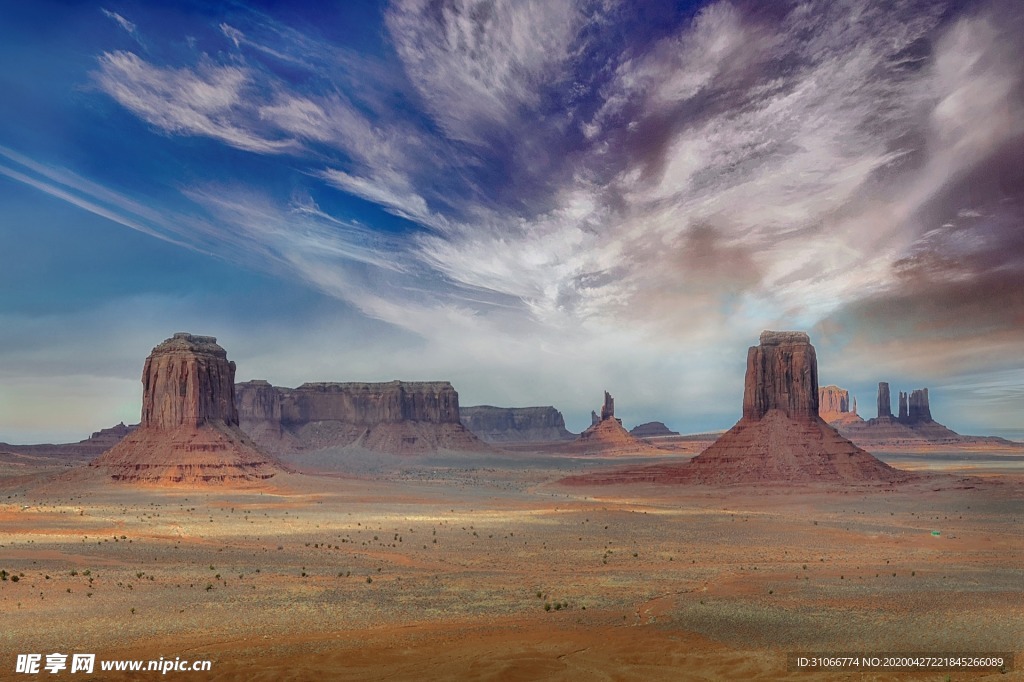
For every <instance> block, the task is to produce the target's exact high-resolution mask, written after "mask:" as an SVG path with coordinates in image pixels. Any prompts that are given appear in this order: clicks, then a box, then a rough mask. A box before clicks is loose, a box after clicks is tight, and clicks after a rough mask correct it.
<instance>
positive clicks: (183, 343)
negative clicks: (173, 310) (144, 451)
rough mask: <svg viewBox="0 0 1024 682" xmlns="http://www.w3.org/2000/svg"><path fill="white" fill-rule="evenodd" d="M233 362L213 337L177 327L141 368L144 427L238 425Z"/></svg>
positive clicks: (171, 427)
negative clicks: (179, 330) (173, 333)
mask: <svg viewBox="0 0 1024 682" xmlns="http://www.w3.org/2000/svg"><path fill="white" fill-rule="evenodd" d="M234 398H235V363H233V362H229V361H228V359H227V352H226V351H225V350H224V349H223V348H221V347H220V346H218V345H217V339H216V338H214V337H212V336H196V335H193V334H188V333H185V332H179V333H177V334H175V335H174V336H173V337H171V338H169V339H167V340H166V341H164V342H163V343H161V344H159V345H158V346H156V347H155V348H154V349H153V352H152V353H150V354H149V357H147V358H146V364H145V366H144V367H143V370H142V426H143V427H152V428H159V429H173V428H176V427H179V426H191V427H198V426H201V425H202V424H205V423H207V422H210V421H223V422H225V423H227V424H238V411H237V410H236V409H235V399H234Z"/></svg>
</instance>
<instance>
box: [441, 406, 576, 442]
mask: <svg viewBox="0 0 1024 682" xmlns="http://www.w3.org/2000/svg"><path fill="white" fill-rule="evenodd" d="M459 420H460V421H461V422H462V425H463V426H465V427H466V428H467V429H469V430H470V431H472V432H473V433H474V434H476V436H477V437H478V438H480V439H482V440H484V441H485V442H487V443H497V444H501V443H541V442H552V441H563V440H572V439H573V438H575V437H576V436H575V434H573V433H570V432H569V431H568V430H567V429H566V428H565V418H564V417H563V416H562V413H561V412H559V411H558V410H556V409H555V408H554V407H551V406H544V407H494V406H492V405H475V406H471V407H460V408H459Z"/></svg>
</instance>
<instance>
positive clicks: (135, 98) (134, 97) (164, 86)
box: [95, 52, 294, 153]
mask: <svg viewBox="0 0 1024 682" xmlns="http://www.w3.org/2000/svg"><path fill="white" fill-rule="evenodd" d="M99 63H100V70H99V71H98V72H96V73H95V78H96V82H97V84H98V85H99V86H100V88H102V89H103V91H104V92H106V93H107V94H108V95H110V96H111V97H113V98H114V99H115V100H117V101H118V102H119V103H120V104H121V105H122V106H124V107H125V108H126V109H128V110H130V111H131V112H132V113H134V114H135V115H137V116H139V117H140V118H142V119H143V120H145V121H146V122H147V123H149V124H151V125H153V126H155V127H157V128H159V129H160V130H162V131H163V132H165V133H171V134H184V135H202V136H206V137H211V138H214V139H216V140H219V141H221V142H224V143H226V144H228V145H230V146H232V147H237V148H238V149H244V150H246V151H252V152H265V153H266V152H270V153H280V152H283V151H286V150H288V149H289V148H292V147H293V146H294V141H293V140H289V139H280V138H278V139H274V138H272V137H269V136H264V135H261V134H259V133H257V132H255V131H254V130H253V126H252V125H251V124H250V123H249V119H250V118H251V117H252V116H253V114H254V113H255V112H253V110H252V107H251V105H250V104H249V101H250V99H251V97H252V94H253V93H252V91H253V88H254V84H253V80H252V76H251V74H250V73H249V72H248V71H247V70H246V69H244V68H242V67H238V66H220V65H216V64H213V63H210V62H204V63H202V64H200V65H199V67H198V68H197V69H195V70H193V69H189V68H181V69H174V68H162V67H157V66H153V65H152V64H150V63H148V62H146V61H145V60H143V59H141V58H140V57H138V56H137V55H135V54H132V53H131V52H108V53H105V54H103V55H102V56H101V57H100V59H99Z"/></svg>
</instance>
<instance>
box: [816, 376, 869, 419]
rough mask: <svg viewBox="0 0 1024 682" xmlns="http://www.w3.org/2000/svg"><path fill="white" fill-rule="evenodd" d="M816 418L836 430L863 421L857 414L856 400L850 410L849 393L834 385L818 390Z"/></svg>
mask: <svg viewBox="0 0 1024 682" xmlns="http://www.w3.org/2000/svg"><path fill="white" fill-rule="evenodd" d="M818 416H819V417H821V418H822V419H824V420H825V422H826V423H828V424H831V425H832V426H835V427H836V428H840V427H841V425H845V424H853V423H857V422H860V421H863V420H862V419H861V418H860V415H858V414H857V399H856V398H854V399H853V407H852V409H851V407H850V392H849V391H847V390H846V389H845V388H840V387H838V386H835V385H829V386H822V387H821V388H819V389H818Z"/></svg>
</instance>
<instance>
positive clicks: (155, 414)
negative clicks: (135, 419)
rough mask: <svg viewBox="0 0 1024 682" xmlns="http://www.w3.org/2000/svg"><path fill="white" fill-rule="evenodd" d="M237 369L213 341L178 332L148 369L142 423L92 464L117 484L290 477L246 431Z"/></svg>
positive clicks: (153, 354) (144, 376) (149, 361)
mask: <svg viewBox="0 0 1024 682" xmlns="http://www.w3.org/2000/svg"><path fill="white" fill-rule="evenodd" d="M234 381H235V363H233V362H230V361H228V359H227V353H226V351H225V350H224V349H223V348H221V347H220V346H219V345H217V339H215V338H214V337H212V336H197V335H193V334H188V333H178V334H175V335H174V336H173V337H171V338H170V339H167V340H166V341H164V342H163V343H161V344H159V345H158V346H156V347H155V348H154V349H153V351H152V352H151V353H150V355H149V357H147V358H146V362H145V365H144V366H143V371H142V422H141V424H140V426H139V427H138V428H137V429H135V430H133V431H132V432H131V433H128V434H127V435H125V436H124V437H123V438H122V439H121V440H120V442H118V443H117V445H115V446H114V447H112V448H111V449H110V450H107V451H106V452H104V453H103V454H102V455H100V456H99V457H98V458H97V459H96V460H94V461H93V462H92V464H91V465H92V466H94V467H97V468H100V469H103V470H104V471H105V472H106V473H107V474H109V476H110V478H111V479H112V480H115V481H126V482H132V483H143V484H182V483H185V484H197V483H199V484H208V483H215V484H234V483H242V482H253V481H260V480H264V479H267V478H270V477H272V476H274V475H276V474H277V473H280V472H281V471H283V469H282V468H281V467H280V466H279V464H278V463H277V462H276V461H274V459H273V458H272V457H270V456H269V455H267V454H266V453H264V452H262V451H261V450H260V449H259V448H258V447H257V446H256V445H255V444H254V443H253V442H252V441H251V440H250V439H249V438H248V437H247V436H246V435H245V434H244V433H243V432H242V431H241V430H240V429H239V427H238V411H237V409H236V407H235V400H234V398H235V391H234V388H235V383H234Z"/></svg>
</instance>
